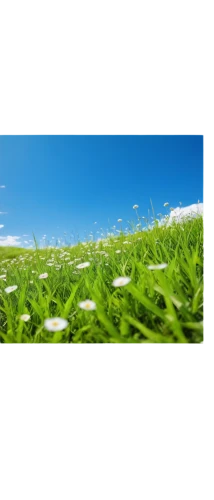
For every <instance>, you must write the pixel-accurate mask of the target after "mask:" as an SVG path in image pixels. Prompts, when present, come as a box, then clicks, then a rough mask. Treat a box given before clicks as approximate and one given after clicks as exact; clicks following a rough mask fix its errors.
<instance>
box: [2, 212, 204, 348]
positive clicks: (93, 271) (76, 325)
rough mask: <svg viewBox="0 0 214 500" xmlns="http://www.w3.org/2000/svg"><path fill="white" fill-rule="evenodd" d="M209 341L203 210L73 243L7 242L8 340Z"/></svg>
mask: <svg viewBox="0 0 214 500" xmlns="http://www.w3.org/2000/svg"><path fill="white" fill-rule="evenodd" d="M85 263H87V265H84V264H85ZM80 264H83V265H82V266H79V265H80ZM161 264H166V265H165V266H160V265H161ZM77 266H78V267H77ZM156 266H158V267H156ZM159 267H162V268H159ZM41 275H44V277H42V276H41ZM46 275H48V276H46ZM119 277H122V278H123V279H122V280H117V278H119ZM13 286H15V287H17V288H16V289H14V290H13V289H12V291H11V289H10V288H9V287H13ZM5 289H6V290H5ZM23 315H24V316H23ZM21 317H22V318H23V319H21ZM28 317H29V318H28ZM54 318H59V319H56V320H54ZM48 319H49V320H50V321H46V320H48ZM63 319H64V320H66V321H64V322H63V321H62V320H63ZM60 328H62V329H60ZM202 341H203V217H202V216H198V217H195V218H192V219H186V220H183V221H182V222H180V223H176V222H174V223H173V224H170V225H166V224H165V225H163V226H158V225H157V226H155V225H154V227H153V229H147V230H146V231H140V230H139V231H137V232H135V234H128V235H125V234H123V233H121V234H119V235H118V237H117V238H116V237H112V236H111V237H108V238H106V239H105V240H103V241H100V242H87V243H85V244H82V243H80V244H78V245H76V246H74V247H72V248H63V249H57V248H46V249H44V250H40V249H38V248H37V249H36V250H28V251H27V250H24V249H18V248H11V247H10V248H6V247H0V342H1V343H199V342H202Z"/></svg>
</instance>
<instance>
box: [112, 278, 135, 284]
mask: <svg viewBox="0 0 214 500" xmlns="http://www.w3.org/2000/svg"><path fill="white" fill-rule="evenodd" d="M130 281H131V278H128V277H127V276H124V277H123V276H120V277H119V278H116V279H115V280H114V281H113V283H112V285H113V286H125V285H128V283H130Z"/></svg>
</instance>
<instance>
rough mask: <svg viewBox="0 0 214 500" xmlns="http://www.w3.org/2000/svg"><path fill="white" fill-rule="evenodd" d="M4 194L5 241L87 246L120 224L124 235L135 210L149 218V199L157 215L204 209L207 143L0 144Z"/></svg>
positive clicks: (123, 139)
mask: <svg viewBox="0 0 214 500" xmlns="http://www.w3.org/2000/svg"><path fill="white" fill-rule="evenodd" d="M0 186H6V187H5V188H1V189H0V212H7V214H0V225H4V227H3V228H1V229H0V237H2V239H3V237H5V238H6V237H7V236H8V235H10V236H19V237H20V240H17V241H20V242H23V241H28V240H29V239H32V232H34V233H35V235H36V237H37V239H38V240H39V239H40V238H41V237H42V236H43V235H44V234H46V235H47V238H48V239H49V240H50V239H51V238H52V236H54V237H55V238H56V237H62V236H63V233H64V232H67V233H68V234H70V233H71V232H72V233H73V234H74V233H75V235H77V233H79V235H80V238H81V239H83V238H84V236H85V235H86V234H88V233H89V232H90V231H93V232H94V231H95V230H96V231H97V230H99V228H100V227H102V228H103V229H107V228H108V227H112V226H113V225H116V226H118V223H117V219H118V218H122V219H123V221H124V227H126V226H127V223H126V221H127V220H129V221H130V220H135V213H134V210H133V209H132V206H133V205H134V204H138V205H139V214H140V215H144V216H147V214H148V209H151V205H150V198H151V199H152V203H153V206H154V209H155V212H156V213H158V212H162V213H163V203H164V202H166V201H168V202H169V204H170V206H171V207H174V208H175V207H177V206H179V202H180V201H181V202H182V205H183V206H187V205H190V204H192V203H197V201H198V199H199V200H200V201H201V202H202V201H203V137H202V136H1V137H0ZM95 221H96V222H97V225H94V222H95ZM117 229H119V227H117ZM84 231H86V233H85V232H84ZM23 234H27V235H29V236H26V237H23V236H22V235H23ZM97 236H99V234H97Z"/></svg>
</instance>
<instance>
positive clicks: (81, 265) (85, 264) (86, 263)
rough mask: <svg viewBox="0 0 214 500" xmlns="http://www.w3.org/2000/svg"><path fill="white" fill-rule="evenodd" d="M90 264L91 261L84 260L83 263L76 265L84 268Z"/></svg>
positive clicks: (78, 267)
mask: <svg viewBox="0 0 214 500" xmlns="http://www.w3.org/2000/svg"><path fill="white" fill-rule="evenodd" d="M88 266H90V262H82V264H78V265H77V266H76V268H77V269H84V267H88Z"/></svg>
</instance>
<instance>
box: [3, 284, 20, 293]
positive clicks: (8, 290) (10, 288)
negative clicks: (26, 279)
mask: <svg viewBox="0 0 214 500" xmlns="http://www.w3.org/2000/svg"><path fill="white" fill-rule="evenodd" d="M17 288H18V286H17V285H13V286H8V287H7V288H5V292H6V293H11V292H14V291H15V290H17Z"/></svg>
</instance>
